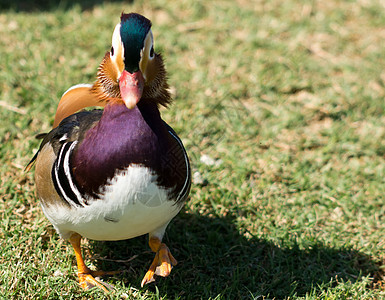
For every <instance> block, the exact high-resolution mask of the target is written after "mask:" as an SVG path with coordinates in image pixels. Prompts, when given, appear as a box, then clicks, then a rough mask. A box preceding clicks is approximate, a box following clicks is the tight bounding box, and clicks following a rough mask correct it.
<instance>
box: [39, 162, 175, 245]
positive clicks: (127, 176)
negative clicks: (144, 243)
mask: <svg viewBox="0 0 385 300" xmlns="http://www.w3.org/2000/svg"><path fill="white" fill-rule="evenodd" d="M156 179H157V178H156V176H155V175H154V174H151V172H150V171H149V169H148V168H145V167H142V166H136V165H132V166H130V167H128V168H127V169H126V170H124V171H123V172H120V173H119V174H118V175H117V176H115V177H114V179H113V180H111V182H109V184H108V185H107V187H106V189H105V191H103V192H102V194H103V196H102V199H100V200H96V201H90V204H89V205H87V206H85V207H79V208H67V207H63V206H49V207H43V209H44V213H45V214H46V216H47V217H48V219H49V220H50V221H51V222H52V224H53V225H54V226H55V228H56V229H57V230H58V232H59V233H60V234H61V235H62V236H63V237H64V238H68V237H69V235H70V234H71V233H72V232H77V233H79V234H80V235H82V236H84V237H87V238H90V239H94V240H122V239H128V238H133V237H136V236H139V235H143V234H146V233H150V232H154V231H156V230H158V229H159V228H161V227H163V226H165V225H167V224H168V222H169V221H170V220H171V219H172V218H173V217H175V215H176V214H177V213H178V212H179V210H180V208H181V207H180V206H179V205H175V202H174V201H170V200H169V196H168V191H167V190H165V189H163V188H159V187H158V186H157V185H156Z"/></svg>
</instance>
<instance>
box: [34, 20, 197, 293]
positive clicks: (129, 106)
mask: <svg viewBox="0 0 385 300" xmlns="http://www.w3.org/2000/svg"><path fill="white" fill-rule="evenodd" d="M170 102H171V96H170V93H169V91H168V84H167V78H166V70H165V67H164V63H163V59H162V56H161V55H160V54H158V53H156V52H155V51H154V39H153V34H152V31H151V22H150V21H149V20H148V19H147V18H145V17H143V16H142V15H139V14H136V13H130V14H124V13H122V15H121V18H120V22H119V23H118V24H117V25H116V27H115V30H114V32H113V35H112V47H111V50H110V51H109V52H107V53H106V54H105V56H104V58H103V60H102V62H101V64H100V66H99V68H98V72H97V79H96V81H95V83H94V84H93V85H87V84H80V85H75V86H73V87H71V88H70V89H68V90H67V91H66V92H65V93H64V94H63V96H62V98H61V99H60V102H59V104H58V108H57V111H56V115H55V120H54V125H53V129H52V130H51V131H50V132H49V133H48V134H46V135H45V137H44V139H43V141H42V143H41V145H40V148H39V150H38V152H37V153H36V154H35V156H34V158H33V159H32V160H31V162H30V164H29V165H28V167H27V168H28V169H30V168H31V166H32V164H33V163H34V162H35V163H36V170H35V182H36V190H37V195H38V197H39V198H40V200H41V206H42V209H43V212H44V214H45V215H46V217H47V218H48V219H49V221H50V222H51V223H52V224H53V226H54V228H55V229H56V231H57V232H58V233H59V234H60V236H61V237H62V238H64V239H68V240H69V242H70V243H71V245H72V246H73V248H74V251H75V256H76V261H77V268H78V279H79V283H80V285H81V286H82V287H83V288H84V289H88V288H91V287H95V286H97V287H99V288H101V289H103V290H104V291H107V289H106V287H105V286H104V284H102V283H100V282H99V281H98V280H96V279H95V277H97V276H101V275H106V274H113V273H114V272H104V271H91V270H90V269H89V268H88V267H87V266H86V264H85V263H84V260H83V256H82V253H81V238H82V237H85V238H88V239H92V240H103V241H116V240H123V239H130V238H134V237H137V236H140V235H144V234H148V235H149V246H150V248H151V250H152V251H153V252H155V253H156V254H155V258H154V260H153V262H152V264H151V266H150V268H149V270H148V271H147V273H146V274H145V276H144V278H143V280H142V282H141V286H142V287H143V285H144V284H146V283H149V282H151V281H154V275H160V276H164V277H166V276H168V275H169V274H170V271H171V268H172V266H173V265H176V264H177V261H176V260H175V258H174V257H173V256H172V254H171V253H170V250H169V248H168V247H167V246H166V245H165V244H164V243H162V238H163V235H164V233H165V230H166V227H167V225H168V224H169V222H170V221H171V219H173V218H174V217H175V216H176V215H177V214H178V212H179V211H180V210H181V208H182V206H183V204H184V202H185V200H186V198H187V197H188V194H189V191H190V185H191V174H190V173H191V171H190V164H189V159H188V156H187V153H186V151H185V149H184V147H183V144H182V141H181V140H180V138H179V137H178V136H177V134H176V133H175V131H174V130H173V129H172V128H171V127H170V126H169V125H167V124H166V123H165V122H164V121H163V120H162V119H161V116H160V112H159V106H161V105H163V106H167V105H168V104H170ZM91 106H101V107H104V109H103V110H101V109H93V110H82V109H84V108H86V107H91ZM79 110H81V111H79Z"/></svg>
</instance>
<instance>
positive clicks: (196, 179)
mask: <svg viewBox="0 0 385 300" xmlns="http://www.w3.org/2000/svg"><path fill="white" fill-rule="evenodd" d="M203 181H204V179H203V176H202V174H201V173H199V172H198V171H197V172H194V174H193V182H194V184H203Z"/></svg>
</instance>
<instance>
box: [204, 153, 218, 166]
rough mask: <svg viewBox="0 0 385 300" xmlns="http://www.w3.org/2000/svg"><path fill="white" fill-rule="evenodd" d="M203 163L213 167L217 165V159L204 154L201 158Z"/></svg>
mask: <svg viewBox="0 0 385 300" xmlns="http://www.w3.org/2000/svg"><path fill="white" fill-rule="evenodd" d="M201 162H202V163H204V164H205V165H207V166H213V165H215V159H213V158H211V157H210V156H208V155H206V154H203V155H202V156H201Z"/></svg>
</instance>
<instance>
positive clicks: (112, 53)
mask: <svg viewBox="0 0 385 300" xmlns="http://www.w3.org/2000/svg"><path fill="white" fill-rule="evenodd" d="M111 56H114V47H111Z"/></svg>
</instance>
